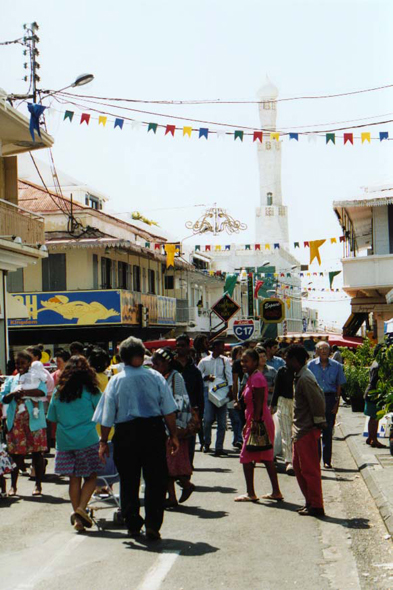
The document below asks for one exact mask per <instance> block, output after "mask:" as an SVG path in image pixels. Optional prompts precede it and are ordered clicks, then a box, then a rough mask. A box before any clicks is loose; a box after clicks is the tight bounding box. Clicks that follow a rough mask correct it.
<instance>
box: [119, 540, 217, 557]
mask: <svg viewBox="0 0 393 590" xmlns="http://www.w3.org/2000/svg"><path fill="white" fill-rule="evenodd" d="M124 545H125V546H126V547H127V549H133V550H137V551H148V552H149V553H164V552H165V553H171V552H173V553H174V552H176V553H180V554H181V555H182V556H183V557H200V556H202V555H207V554H208V553H216V552H217V551H219V550H220V549H219V547H214V546H213V545H209V543H203V542H199V543H193V542H192V541H183V540H181V539H162V540H161V541H154V542H152V541H149V539H147V538H146V537H143V536H142V537H140V538H138V540H135V541H134V540H131V541H126V542H125V543H124Z"/></svg>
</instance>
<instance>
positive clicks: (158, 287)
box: [156, 270, 161, 295]
mask: <svg viewBox="0 0 393 590" xmlns="http://www.w3.org/2000/svg"><path fill="white" fill-rule="evenodd" d="M156 289H157V291H156V293H157V295H161V287H160V279H159V276H158V270H156Z"/></svg>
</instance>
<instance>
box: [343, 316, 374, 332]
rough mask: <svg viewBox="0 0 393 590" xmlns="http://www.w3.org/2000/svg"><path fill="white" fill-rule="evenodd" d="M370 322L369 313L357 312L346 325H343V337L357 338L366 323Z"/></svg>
mask: <svg viewBox="0 0 393 590" xmlns="http://www.w3.org/2000/svg"><path fill="white" fill-rule="evenodd" d="M367 320H368V313H366V312H355V313H351V315H350V316H349V318H348V319H347V321H346V322H345V324H344V325H343V336H344V337H348V336H349V337H351V336H356V334H357V332H358V330H360V327H361V326H362V324H364V322H366V321H367Z"/></svg>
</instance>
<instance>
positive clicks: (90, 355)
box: [0, 334, 345, 540]
mask: <svg viewBox="0 0 393 590" xmlns="http://www.w3.org/2000/svg"><path fill="white" fill-rule="evenodd" d="M42 354H43V347H42V346H33V347H29V348H28V349H26V350H23V351H20V352H18V353H17V354H16V357H15V368H14V371H13V374H12V376H10V377H8V378H6V379H5V382H4V384H3V386H2V393H1V398H0V400H1V404H2V415H3V420H2V424H3V429H2V438H3V443H4V444H3V445H2V447H0V484H1V493H2V496H5V495H6V494H7V492H6V487H5V486H6V479H5V475H6V474H10V480H11V487H10V489H9V490H8V494H7V495H8V496H11V497H12V496H16V495H17V494H18V477H19V474H20V472H22V473H24V472H26V466H25V458H26V456H27V455H29V456H31V459H32V470H31V476H32V477H33V479H34V482H35V485H34V489H33V491H32V493H33V495H34V496H41V495H42V493H43V488H42V484H43V478H44V474H45V469H46V465H47V460H46V458H45V454H46V453H48V452H49V450H50V449H51V448H52V447H54V446H55V447H56V456H55V465H54V470H55V473H56V474H57V475H59V476H61V477H68V478H69V496H70V500H71V504H72V514H71V519H70V520H71V524H72V526H73V527H74V528H75V530H76V531H84V530H85V529H86V528H91V527H92V526H93V520H92V515H91V512H90V511H89V501H90V499H91V496H92V494H93V493H94V491H95V490H96V487H97V475H99V474H100V472H101V471H102V469H103V465H104V464H105V462H106V461H107V460H108V459H109V458H110V457H113V460H114V463H115V466H116V470H117V473H118V475H119V478H120V505H121V514H122V518H123V520H124V523H125V526H126V527H127V529H128V532H129V534H130V535H131V536H137V535H140V534H141V530H142V527H143V526H144V527H145V532H146V535H147V537H148V538H149V539H151V540H157V539H159V538H160V528H161V525H162V522H163V517H164V511H165V510H176V507H177V506H178V504H179V503H184V502H186V501H187V500H188V499H189V498H190V496H191V495H192V494H193V492H194V491H195V489H197V488H196V487H195V484H194V482H193V481H192V477H193V467H194V457H195V451H196V446H197V440H198V441H199V451H202V452H203V453H210V454H213V455H214V456H215V457H222V456H225V455H226V454H227V453H228V450H226V448H225V438H226V432H227V422H228V418H229V420H230V423H231V427H232V447H233V452H238V453H239V459H240V463H241V464H242V466H243V472H244V478H245V485H246V493H244V494H241V495H238V496H236V497H235V498H234V500H235V502H256V501H257V500H258V499H259V496H258V495H257V494H256V491H255V483H254V471H255V469H254V468H255V465H256V464H257V463H263V464H264V465H265V467H266V472H267V474H268V477H269V479H270V483H271V487H272V489H271V492H270V493H266V494H264V495H263V496H262V498H264V499H266V500H271V501H274V502H280V501H282V500H283V495H282V493H281V490H280V485H279V480H278V475H277V469H276V462H275V460H276V457H275V452H274V449H275V442H276V444H277V433H276V432H275V424H276V426H279V428H278V431H279V438H280V439H281V440H280V441H279V443H280V444H279V446H280V447H282V451H281V454H282V458H283V459H284V461H285V471H286V474H287V475H289V476H291V475H295V476H296V478H297V481H298V484H299V487H300V489H301V491H302V493H303V495H304V498H305V505H304V507H302V508H301V509H300V510H299V513H300V514H302V515H311V516H323V514H324V505H323V495H322V485H321V453H322V461H323V464H324V466H325V467H326V468H331V467H332V436H333V428H334V423H335V417H336V413H337V410H338V406H339V401H340V393H341V386H342V385H343V384H344V382H345V377H344V373H343V367H342V363H341V362H340V359H338V360H334V359H333V358H331V351H330V347H329V345H328V344H327V342H319V343H318V344H317V346H316V358H315V359H312V360H309V355H308V352H307V351H306V349H305V348H304V347H303V346H302V345H301V344H291V345H290V346H289V347H287V348H285V349H279V346H278V343H277V341H275V340H273V339H268V340H266V341H264V342H257V341H255V342H248V343H246V345H244V346H243V345H234V346H233V347H232V349H231V351H230V352H229V353H228V352H226V350H225V342H224V341H223V340H220V339H214V340H212V341H211V342H209V340H208V338H207V337H206V336H198V337H196V338H195V340H194V341H193V343H192V342H191V341H190V338H189V337H188V336H187V335H186V334H182V335H180V336H178V337H177V339H176V347H175V349H171V348H169V347H163V348H160V349H158V350H155V351H154V353H153V354H151V353H150V352H149V351H147V350H146V348H145V347H144V345H143V342H142V341H141V340H139V339H137V338H134V337H129V338H127V339H126V340H124V341H123V342H122V343H121V344H120V347H119V350H118V356H117V358H116V359H115V360H114V359H111V358H110V356H109V354H108V353H107V352H106V351H105V350H103V349H102V348H99V347H94V346H88V347H85V346H84V345H83V344H81V343H78V342H74V343H72V344H71V345H70V347H69V350H65V349H60V350H57V351H56V352H55V354H54V361H55V370H54V372H50V371H49V370H48V368H46V366H44V364H43V363H42V362H41V361H42ZM45 360H46V359H45ZM341 360H342V359H341ZM275 415H276V416H275ZM214 423H216V425H217V428H216V433H215V440H214V443H213V430H212V427H213V424H214ZM321 439H322V451H321V444H320V443H321ZM142 477H143V480H144V486H145V498H144V511H145V516H144V518H143V517H142V516H141V514H140V485H141V478H142ZM177 486H178V487H179V491H180V496H179V498H178V492H177Z"/></svg>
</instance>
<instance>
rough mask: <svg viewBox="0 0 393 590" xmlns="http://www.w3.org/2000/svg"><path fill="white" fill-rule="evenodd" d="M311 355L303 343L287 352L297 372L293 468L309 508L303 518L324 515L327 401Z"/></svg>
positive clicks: (290, 365) (306, 508)
mask: <svg viewBox="0 0 393 590" xmlns="http://www.w3.org/2000/svg"><path fill="white" fill-rule="evenodd" d="M307 359H308V352H307V350H306V349H305V348H304V346H302V345H301V344H292V345H291V346H289V347H288V349H287V357H286V362H287V366H288V368H289V369H291V370H293V371H294V372H295V395H294V406H293V437H292V438H293V468H294V470H295V475H296V479H297V481H298V484H299V487H300V489H301V491H302V493H303V495H304V497H305V499H306V505H305V507H304V508H302V509H300V510H299V514H301V515H303V516H307V515H309V516H324V514H325V511H324V508H323V495H322V481H321V465H320V457H319V440H320V438H321V429H322V428H326V417H325V398H324V395H323V392H322V389H321V388H320V387H319V385H318V383H317V380H316V378H315V377H314V375H313V374H312V372H311V371H310V370H309V369H308V368H307V364H306V363H307Z"/></svg>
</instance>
